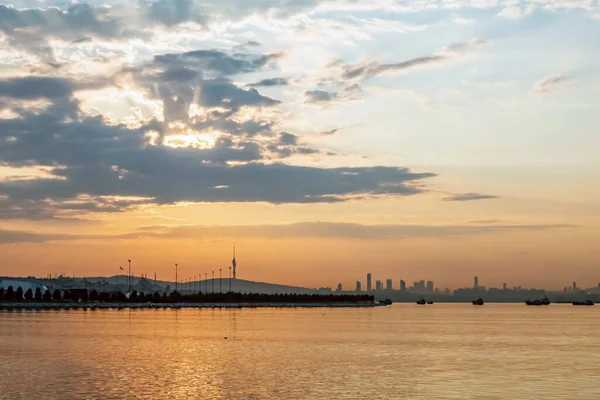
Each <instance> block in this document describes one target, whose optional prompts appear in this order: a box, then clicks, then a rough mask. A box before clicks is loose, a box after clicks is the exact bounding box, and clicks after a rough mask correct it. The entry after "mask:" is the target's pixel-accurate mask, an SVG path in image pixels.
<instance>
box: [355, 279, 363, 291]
mask: <svg viewBox="0 0 600 400" xmlns="http://www.w3.org/2000/svg"><path fill="white" fill-rule="evenodd" d="M356 291H357V292H362V287H361V285H360V281H356Z"/></svg>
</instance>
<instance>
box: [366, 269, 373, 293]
mask: <svg viewBox="0 0 600 400" xmlns="http://www.w3.org/2000/svg"><path fill="white" fill-rule="evenodd" d="M371 289H373V288H372V287H371V273H368V274H367V292H370V291H371Z"/></svg>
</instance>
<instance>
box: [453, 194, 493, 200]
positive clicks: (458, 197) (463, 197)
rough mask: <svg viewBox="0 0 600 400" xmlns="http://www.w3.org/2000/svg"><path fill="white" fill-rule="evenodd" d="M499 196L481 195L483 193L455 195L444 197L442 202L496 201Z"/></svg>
mask: <svg viewBox="0 0 600 400" xmlns="http://www.w3.org/2000/svg"><path fill="white" fill-rule="evenodd" d="M496 198H498V196H492V195H489V194H481V193H458V194H453V195H452V196H448V197H444V198H443V199H442V200H444V201H473V200H486V199H496Z"/></svg>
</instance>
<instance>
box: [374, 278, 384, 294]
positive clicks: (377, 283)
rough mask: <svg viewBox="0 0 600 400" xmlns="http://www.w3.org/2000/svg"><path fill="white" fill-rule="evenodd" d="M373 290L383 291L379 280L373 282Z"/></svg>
mask: <svg viewBox="0 0 600 400" xmlns="http://www.w3.org/2000/svg"><path fill="white" fill-rule="evenodd" d="M375 290H376V291H378V292H380V291H382V290H383V283H381V281H379V280H377V281H375Z"/></svg>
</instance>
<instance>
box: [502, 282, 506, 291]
mask: <svg viewBox="0 0 600 400" xmlns="http://www.w3.org/2000/svg"><path fill="white" fill-rule="evenodd" d="M502 289H503V290H506V282H504V283H503V284H502Z"/></svg>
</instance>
